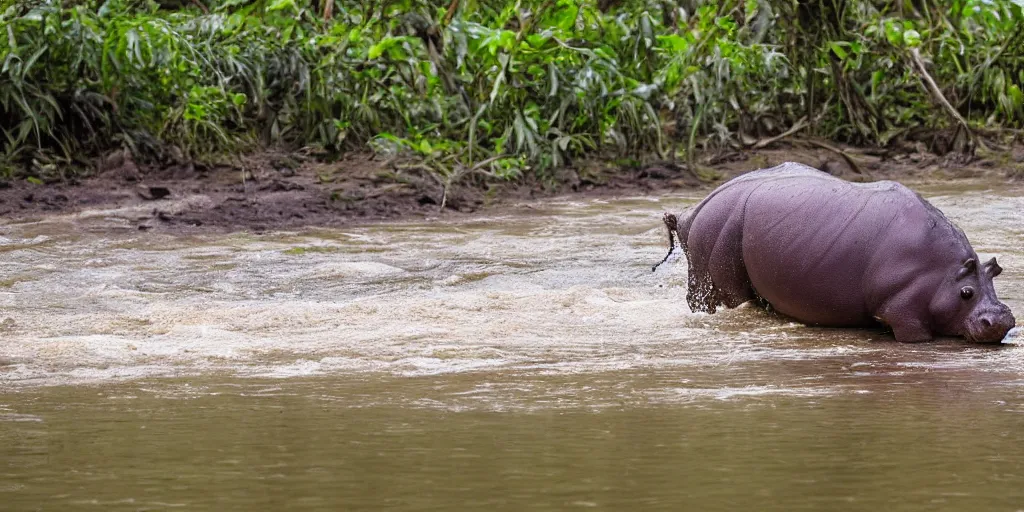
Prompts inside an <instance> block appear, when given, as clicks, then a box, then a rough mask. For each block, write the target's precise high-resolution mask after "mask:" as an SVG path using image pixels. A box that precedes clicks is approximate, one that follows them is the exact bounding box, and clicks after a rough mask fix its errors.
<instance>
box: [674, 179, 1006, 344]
mask: <svg viewBox="0 0 1024 512" xmlns="http://www.w3.org/2000/svg"><path fill="white" fill-rule="evenodd" d="M665 222H666V224H667V225H668V227H669V230H670V231H669V234H670V237H671V235H672V232H673V231H674V232H675V233H677V234H678V236H679V240H680V243H681V245H682V247H683V250H684V252H685V254H686V258H687V261H688V264H689V283H688V284H689V286H688V288H689V289H688V293H687V302H688V303H689V305H690V309H691V310H693V311H707V312H711V313H714V312H715V310H716V308H717V306H719V305H725V306H726V307H729V308H732V307H736V306H738V305H740V304H742V303H744V302H747V301H749V300H753V299H761V300H762V301H766V302H767V303H768V304H770V305H771V307H772V308H773V309H774V310H776V311H778V312H780V313H782V314H784V315H787V316H789V317H792V318H794V319H796V320H798V321H801V322H803V323H806V324H810V325H819V326H830V327H858V326H872V325H878V324H879V323H883V324H885V325H888V326H889V327H891V328H892V330H893V333H894V334H895V337H896V339H897V340H899V341H908V342H912V341H925V340H930V339H932V338H933V337H934V336H937V335H944V336H965V337H967V338H968V339H970V340H974V341H983V342H992V341H999V340H1001V339H1002V338H1003V336H1004V335H1006V333H1007V331H1009V330H1010V329H1011V328H1012V327H1013V326H1014V323H1015V320H1014V318H1013V315H1012V314H1011V312H1010V310H1009V308H1008V307H1007V306H1006V305H1004V304H1003V303H1001V302H1000V301H999V300H998V298H997V297H996V293H995V290H994V288H993V286H992V278H993V277H995V276H997V275H998V274H999V272H1000V271H1001V269H1000V268H999V265H998V264H997V263H996V260H995V258H992V259H991V260H989V261H988V262H986V263H984V264H981V263H979V261H978V255H977V254H976V253H975V252H974V249H973V248H972V247H971V244H970V243H969V242H968V240H967V237H966V236H965V235H964V234H963V232H962V231H961V230H960V229H959V228H957V227H956V226H955V225H953V224H952V223H951V222H950V221H949V220H948V219H946V217H945V216H944V215H943V214H942V213H941V212H940V211H939V210H938V209H936V208H935V207H934V206H932V205H931V204H930V203H928V202H927V201H925V200H924V199H923V198H922V197H920V196H919V195H917V194H916V193H914V192H913V191H911V190H909V189H907V188H906V187H904V186H902V185H900V184H898V183H895V182H891V181H880V182H876V183H870V184H854V183H850V182H847V181H843V180H840V179H838V178H835V177H833V176H831V175H829V174H826V173H824V172H821V171H819V170H817V169H814V168H811V167H807V166H805V165H801V164H795V163H785V164H782V165H780V166H778V167H774V168H771V169H763V170H759V171H754V172H751V173H748V174H745V175H742V176H739V177H737V178H735V179H733V180H731V181H729V182H727V183H725V184H723V185H722V186H721V187H719V188H718V189H716V190H715V191H714V192H712V193H711V194H710V195H709V196H708V197H707V198H705V199H704V200H703V201H701V202H700V204H698V205H697V206H696V207H694V208H693V209H692V211H691V212H690V213H689V215H688V216H686V217H684V218H680V219H678V222H677V219H676V217H675V216H673V215H671V214H668V215H666V217H665Z"/></svg>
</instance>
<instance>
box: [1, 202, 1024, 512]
mask: <svg viewBox="0 0 1024 512" xmlns="http://www.w3.org/2000/svg"><path fill="white" fill-rule="evenodd" d="M918 189H919V190H922V192H924V194H925V196H926V197H928V198H929V199H931V200H932V201H933V203H934V204H936V206H938V207H939V208H941V209H942V210H943V211H944V212H945V213H946V214H947V216H949V217H950V218H951V219H952V220H953V221H954V222H956V223H958V224H959V225H960V226H961V227H962V228H963V229H964V230H965V232H966V233H967V235H968V237H969V238H970V240H971V241H972V243H973V244H974V246H975V249H976V250H977V251H978V252H979V253H980V254H981V255H982V257H983V258H985V257H987V255H997V256H998V257H999V261H1000V263H1001V265H1002V266H1003V267H1004V269H1005V271H1004V273H1003V275H1002V276H1000V277H999V278H998V279H997V280H996V287H997V290H998V292H999V294H1000V297H1001V298H1003V300H1004V301H1005V302H1006V303H1007V304H1009V305H1010V307H1011V308H1012V309H1013V310H1014V311H1015V313H1016V314H1017V317H1018V318H1021V317H1024V291H1022V290H1024V188H1020V187H1017V188H1013V187H1006V186H1003V185H1002V184H991V183H990V184H984V183H979V184H975V185H973V186H959V185H958V186H957V187H952V186H949V187H938V186H929V187H918ZM697 199H699V196H698V195H691V196H674V197H661V198H637V199H630V200H617V201H599V200H594V201H580V202H549V203H543V204H531V205H529V206H523V207H521V208H517V209H514V210H510V211H506V212H504V213H502V214H500V215H498V214H495V215H493V216H491V217H488V218H481V217H474V218H472V219H468V220H460V221H455V222H448V221H445V222H420V223H394V224H385V225H378V226H368V227H358V228H345V229H337V230H327V229H324V230H317V231H303V232H294V233H274V234H267V235H248V234H236V235H205V236H190V237H184V236H178V237H174V236H169V235H157V234H149V233H138V232H133V231H131V230H130V229H125V228H124V226H126V225H127V224H126V223H124V222H122V220H121V215H122V214H123V212H116V211H115V212H92V213H90V214H87V215H78V216H72V217H66V218H57V219H50V220H47V221H45V222H38V223H31V224H19V225H7V226H2V227H0V510H7V509H9V510H36V509H39V510H68V509H93V510H165V509H172V508H182V509H185V510H206V509H213V508H217V509H231V510H281V509H288V510H296V509H301V510H317V509H329V510H339V509H344V510H349V509H353V510H358V509H362V510H365V509H395V510H466V509H479V508H485V507H486V508H490V509H501V510H524V509H548V510H555V509H558V510H563V509H572V508H600V509H606V510H622V509H664V510H679V509H685V510H688V509H696V510H737V509H756V510H780V511H781V510H810V509H814V510H821V509H827V510H868V509H878V508H880V507H881V508H884V509H885V510H966V509H969V510H974V509H979V510H1018V509H1024V496H1022V494H1024V485H1022V484H1024V444H1022V443H1021V442H1020V441H1022V440H1024V439H1022V437H1024V434H1022V432H1024V428H1022V427H1024V388H1022V386H1024V378H1022V377H1024V373H1022V372H1024V349H1022V348H1021V347H1019V346H1017V345H1015V344H1010V345H1003V346H997V347H990V346H979V345H968V344H966V343H964V342H962V341H960V340H943V341H939V342H936V343H929V344H921V345H901V344H897V343H895V342H893V341H892V340H891V336H890V335H886V334H884V333H881V332H873V331H861V330H838V329H813V328H808V327H804V326H801V325H799V324H794V323H790V322H785V321H782V320H779V319H777V318H773V317H770V316H768V315H766V314H764V313H763V312H761V311H759V310H757V309H755V308H750V307H743V308H739V309H736V310H729V311H724V312H720V313H718V314H716V315H697V314H692V313H690V312H689V311H688V310H687V308H686V305H685V282H686V280H685V276H686V265H685V262H684V261H679V262H676V263H675V264H670V265H664V266H662V267H661V268H660V269H659V270H658V272H656V273H652V272H651V271H650V266H651V264H653V263H655V262H657V261H658V260H660V259H661V258H662V256H664V250H665V244H666V241H665V234H664V231H663V229H662V227H661V223H660V216H661V212H662V211H664V210H665V209H671V210H673V211H678V210H679V209H681V208H682V207H683V206H685V205H687V204H691V203H693V202H695V201H696V200H697Z"/></svg>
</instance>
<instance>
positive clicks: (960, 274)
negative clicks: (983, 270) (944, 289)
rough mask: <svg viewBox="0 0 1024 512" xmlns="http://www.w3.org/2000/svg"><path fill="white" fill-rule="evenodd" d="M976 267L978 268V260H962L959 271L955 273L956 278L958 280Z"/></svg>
mask: <svg viewBox="0 0 1024 512" xmlns="http://www.w3.org/2000/svg"><path fill="white" fill-rule="evenodd" d="M976 268H978V262H977V261H974V258H967V261H965V262H964V266H962V267H960V271H959V272H957V273H956V280H957V281H959V280H961V279H963V278H965V277H967V275H968V274H970V273H971V272H974V270H975V269H976Z"/></svg>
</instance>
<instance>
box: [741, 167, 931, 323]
mask: <svg viewBox="0 0 1024 512" xmlns="http://www.w3.org/2000/svg"><path fill="white" fill-rule="evenodd" d="M743 188H745V189H747V190H746V192H747V194H746V198H745V200H744V201H743V205H742V208H744V222H743V233H742V242H741V244H742V252H743V259H744V265H745V267H746V270H747V274H748V276H749V278H750V281H751V284H752V286H753V288H754V289H755V290H756V291H757V293H758V294H759V295H760V296H762V297H763V298H765V299H767V300H768V302H769V303H771V304H772V307H773V308H775V309H776V310H778V311H779V312H781V313H783V314H788V315H791V316H796V313H797V312H799V314H800V317H801V318H802V319H804V321H806V322H807V323H810V324H820V325H831V326H847V325H848V326H856V325H870V324H871V323H873V321H874V320H873V319H872V314H871V306H870V305H869V302H870V301H871V297H870V295H871V290H870V289H869V288H870V285H869V282H870V281H871V280H870V279H868V278H867V277H868V274H869V272H871V271H873V270H872V269H874V268H875V267H877V266H878V265H879V262H880V260H884V259H885V258H887V257H889V256H890V255H892V256H894V257H896V258H900V256H899V254H898V253H899V252H900V251H901V248H900V247H893V246H892V244H891V241H890V240H889V235H891V234H892V230H893V229H894V228H896V229H900V230H902V231H905V232H904V233H901V234H900V236H899V237H898V238H901V240H900V241H899V243H901V244H909V245H911V246H913V245H918V244H919V243H920V240H918V238H921V237H923V236H925V233H924V230H922V229H917V228H915V227H914V226H921V225H924V224H925V223H926V220H927V218H928V217H929V215H930V212H929V210H928V209H927V208H926V206H925V205H923V204H922V203H923V201H922V200H921V199H920V197H919V196H917V194H915V193H914V192H912V191H910V190H909V189H907V188H906V187H904V186H902V185H900V184H898V183H895V182H891V181H881V182H874V183H870V184H855V183H850V182H847V181H844V180H840V179H838V178H835V177H833V176H831V175H828V174H826V173H824V172H821V171H818V170H816V169H813V168H810V167H806V166H802V165H799V164H783V165H782V166H779V167H778V168H774V169H768V170H765V171H764V172H762V173H761V174H760V175H758V176H752V177H751V178H750V179H749V181H746V182H745V185H744V187H743ZM908 227H910V229H907V228H908ZM886 251H892V252H893V253H891V254H887V253H886Z"/></svg>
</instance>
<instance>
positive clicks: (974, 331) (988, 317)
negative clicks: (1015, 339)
mask: <svg viewBox="0 0 1024 512" xmlns="http://www.w3.org/2000/svg"><path fill="white" fill-rule="evenodd" d="M1015 325H1017V320H1016V319H1015V318H1014V317H1013V313H1012V312H1010V308H1009V307H1007V306H1006V305H1005V304H999V306H998V307H996V308H992V309H988V310H985V311H982V312H980V313H979V314H978V315H977V317H976V318H975V321H974V322H971V325H970V326H968V336H967V337H968V338H970V339H971V340H973V341H976V342H979V343H999V342H1000V341H1002V340H1003V338H1005V337H1006V333H1008V332H1010V329H1013V327H1014V326H1015Z"/></svg>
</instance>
